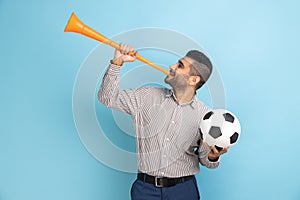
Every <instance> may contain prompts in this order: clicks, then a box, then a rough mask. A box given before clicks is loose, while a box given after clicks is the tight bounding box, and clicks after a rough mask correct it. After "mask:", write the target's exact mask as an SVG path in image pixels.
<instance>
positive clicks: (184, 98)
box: [173, 88, 195, 104]
mask: <svg viewBox="0 0 300 200" xmlns="http://www.w3.org/2000/svg"><path fill="white" fill-rule="evenodd" d="M173 90H174V95H175V97H176V100H177V101H178V103H179V104H184V103H188V102H190V101H191V100H192V99H193V98H194V96H195V91H194V89H191V88H186V89H185V90H179V89H177V90H175V89H173Z"/></svg>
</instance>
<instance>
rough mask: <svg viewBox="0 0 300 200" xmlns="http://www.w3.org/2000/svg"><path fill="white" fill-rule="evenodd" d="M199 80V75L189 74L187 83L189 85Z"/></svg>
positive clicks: (195, 83)
mask: <svg viewBox="0 0 300 200" xmlns="http://www.w3.org/2000/svg"><path fill="white" fill-rule="evenodd" d="M200 80H201V78H200V76H190V79H189V84H190V85H194V86H195V85H197V83H199V82H200Z"/></svg>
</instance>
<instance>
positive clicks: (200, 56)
mask: <svg viewBox="0 0 300 200" xmlns="http://www.w3.org/2000/svg"><path fill="white" fill-rule="evenodd" d="M186 57H189V58H191V59H193V62H192V63H190V73H189V74H190V76H200V79H201V80H200V82H198V83H197V85H196V90H198V89H199V88H201V87H202V85H204V83H205V82H206V81H207V80H208V78H209V77H210V75H211V72H212V68H213V66H212V64H211V62H210V60H209V58H208V57H207V56H206V55H205V54H204V53H202V52H200V51H198V50H191V51H189V52H188V53H187V54H186Z"/></svg>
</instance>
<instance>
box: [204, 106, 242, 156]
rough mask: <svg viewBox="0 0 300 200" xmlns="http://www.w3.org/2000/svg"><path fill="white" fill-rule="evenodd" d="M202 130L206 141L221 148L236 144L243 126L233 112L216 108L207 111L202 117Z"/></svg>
mask: <svg viewBox="0 0 300 200" xmlns="http://www.w3.org/2000/svg"><path fill="white" fill-rule="evenodd" d="M200 131H201V134H202V138H203V141H204V142H206V143H207V144H208V145H209V146H213V145H215V146H216V147H217V149H218V150H220V149H222V148H224V147H229V146H232V145H234V144H236V142H237V141H238V139H239V136H240V134H241V126H240V122H239V120H238V118H237V117H236V116H235V115H234V114H233V113H231V112H229V111H228V110H225V109H215V110H211V111H209V112H207V113H206V114H205V115H204V117H203V118H202V119H201V123H200Z"/></svg>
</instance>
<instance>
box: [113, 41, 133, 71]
mask: <svg viewBox="0 0 300 200" xmlns="http://www.w3.org/2000/svg"><path fill="white" fill-rule="evenodd" d="M132 52H134V48H133V47H131V46H129V45H127V44H123V43H120V49H119V50H118V49H116V51H115V55H114V59H113V60H111V63H112V64H115V65H118V66H122V65H123V63H124V62H133V61H135V60H136V57H137V55H138V52H135V54H134V56H131V55H129V54H130V53H132Z"/></svg>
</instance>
